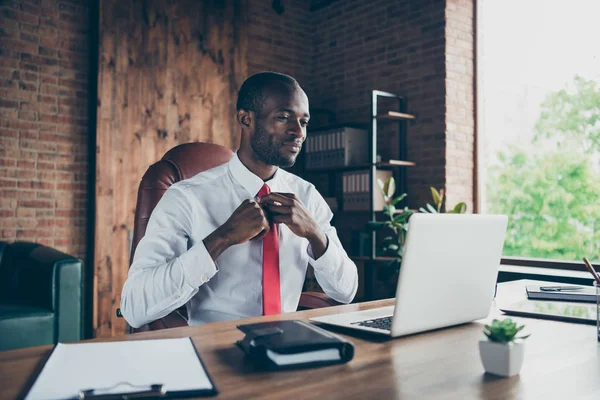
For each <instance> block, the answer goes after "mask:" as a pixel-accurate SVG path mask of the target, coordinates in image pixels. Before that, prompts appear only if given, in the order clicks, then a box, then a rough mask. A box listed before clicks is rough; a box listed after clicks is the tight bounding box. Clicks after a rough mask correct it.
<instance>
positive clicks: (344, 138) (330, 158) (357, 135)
mask: <svg viewBox="0 0 600 400" xmlns="http://www.w3.org/2000/svg"><path fill="white" fill-rule="evenodd" d="M368 151H369V133H368V131H367V130H365V129H358V128H351V127H341V128H336V129H327V130H323V131H316V132H311V134H310V135H309V137H308V139H307V146H306V165H305V166H306V169H307V170H314V169H325V168H336V167H348V166H352V165H360V164H366V163H368V157H369V154H368Z"/></svg>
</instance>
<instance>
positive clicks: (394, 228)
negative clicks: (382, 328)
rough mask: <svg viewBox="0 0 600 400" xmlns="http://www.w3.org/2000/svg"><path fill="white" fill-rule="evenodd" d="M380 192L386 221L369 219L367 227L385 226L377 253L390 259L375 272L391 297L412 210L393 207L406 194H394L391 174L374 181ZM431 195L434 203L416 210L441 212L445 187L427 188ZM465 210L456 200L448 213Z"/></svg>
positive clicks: (377, 227) (379, 227)
mask: <svg viewBox="0 0 600 400" xmlns="http://www.w3.org/2000/svg"><path fill="white" fill-rule="evenodd" d="M377 183H378V184H379V188H380V190H381V194H382V195H383V199H384V201H385V205H384V207H383V214H384V215H385V217H386V219H385V221H369V223H368V228H369V229H372V230H377V229H382V228H385V229H387V232H389V235H387V236H386V237H385V238H384V239H383V240H382V242H381V246H380V255H381V256H387V257H391V258H392V259H391V260H390V261H389V262H387V263H385V264H384V265H382V266H381V268H379V269H378V271H377V278H378V279H379V280H380V281H382V282H390V287H389V288H388V289H385V292H386V293H383V297H393V296H394V295H395V290H396V282H397V279H394V278H396V277H397V274H398V272H399V271H400V265H401V264H402V256H403V253H404V243H405V241H406V233H407V232H408V225H409V224H408V220H409V218H410V216H411V215H412V214H414V213H415V211H413V210H410V209H409V208H408V207H404V208H396V206H397V205H398V203H399V202H400V201H402V200H403V199H404V198H405V197H406V193H402V194H401V195H399V196H396V197H394V193H395V192H396V181H395V180H394V178H393V177H390V178H389V179H387V180H386V181H385V182H383V181H381V180H380V179H378V180H377ZM430 190H431V196H432V197H433V204H434V205H433V206H432V205H431V204H429V203H428V204H426V205H425V207H421V208H420V209H419V211H420V212H425V213H442V212H444V209H443V208H444V200H445V199H444V189H440V190H439V191H438V190H436V189H435V188H434V187H430ZM466 211H467V205H466V204H465V203H464V202H460V203H458V204H457V205H456V206H454V207H453V208H452V209H451V210H450V211H447V212H448V213H455V214H464V213H465V212H466Z"/></svg>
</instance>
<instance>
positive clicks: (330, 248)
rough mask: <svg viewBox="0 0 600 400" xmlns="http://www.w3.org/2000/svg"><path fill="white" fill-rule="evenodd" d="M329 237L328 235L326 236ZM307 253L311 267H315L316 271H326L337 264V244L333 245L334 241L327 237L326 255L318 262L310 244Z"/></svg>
mask: <svg viewBox="0 0 600 400" xmlns="http://www.w3.org/2000/svg"><path fill="white" fill-rule="evenodd" d="M325 236H327V234H325ZM306 252H307V253H308V258H309V260H310V265H312V266H313V268H314V269H316V270H324V269H327V267H330V266H331V265H335V264H336V260H337V252H336V249H335V244H333V243H332V240H331V239H329V236H327V248H326V249H325V253H323V255H322V256H321V257H319V259H318V260H315V258H314V257H315V256H314V254H313V252H312V247H311V246H310V244H309V245H308V247H307V248H306Z"/></svg>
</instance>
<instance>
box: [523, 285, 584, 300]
mask: <svg viewBox="0 0 600 400" xmlns="http://www.w3.org/2000/svg"><path fill="white" fill-rule="evenodd" d="M542 288H546V290H542ZM555 288H567V290H558V289H555ZM568 289H571V290H568ZM572 289H577V290H572ZM525 290H526V291H527V298H528V299H529V300H559V301H578V302H584V303H595V302H596V288H595V287H593V286H575V285H565V286H558V285H557V286H552V285H546V286H532V285H528V286H526V287H525Z"/></svg>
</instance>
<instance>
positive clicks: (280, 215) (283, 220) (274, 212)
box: [258, 192, 328, 259]
mask: <svg viewBox="0 0 600 400" xmlns="http://www.w3.org/2000/svg"><path fill="white" fill-rule="evenodd" d="M258 202H259V204H261V205H262V206H263V207H264V208H265V209H266V210H267V211H268V216H267V218H268V219H269V221H271V222H274V223H276V224H285V225H287V227H288V228H290V230H291V231H292V232H293V233H294V234H296V235H298V236H300V237H303V238H306V239H308V241H309V243H310V244H311V248H312V251H313V255H314V256H315V259H317V258H319V257H320V256H321V255H323V253H325V250H326V249H327V241H328V239H327V235H325V233H323V231H322V230H321V229H320V228H319V225H318V224H317V223H316V222H315V220H314V219H313V218H312V217H311V215H310V214H309V212H308V210H307V209H306V208H305V207H304V205H303V204H302V202H300V200H298V198H297V197H296V195H295V194H293V193H277V192H271V193H269V194H267V195H265V196H263V197H261V198H260V199H259V200H258Z"/></svg>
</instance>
